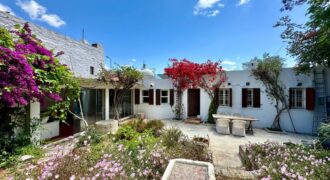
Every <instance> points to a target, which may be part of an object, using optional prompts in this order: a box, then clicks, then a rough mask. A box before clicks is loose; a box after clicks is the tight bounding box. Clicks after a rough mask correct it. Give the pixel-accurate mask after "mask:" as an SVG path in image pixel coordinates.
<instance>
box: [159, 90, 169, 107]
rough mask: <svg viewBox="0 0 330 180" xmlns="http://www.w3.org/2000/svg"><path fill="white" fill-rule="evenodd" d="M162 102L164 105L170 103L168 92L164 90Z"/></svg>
mask: <svg viewBox="0 0 330 180" xmlns="http://www.w3.org/2000/svg"><path fill="white" fill-rule="evenodd" d="M161 102H162V103H164V104H165V103H168V91H167V90H162V93H161Z"/></svg>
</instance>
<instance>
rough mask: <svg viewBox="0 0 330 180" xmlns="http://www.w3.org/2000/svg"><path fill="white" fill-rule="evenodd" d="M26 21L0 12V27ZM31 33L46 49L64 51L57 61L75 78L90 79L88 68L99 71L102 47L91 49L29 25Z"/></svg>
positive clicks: (81, 43) (102, 58)
mask: <svg viewBox="0 0 330 180" xmlns="http://www.w3.org/2000/svg"><path fill="white" fill-rule="evenodd" d="M25 22H26V21H25V20H23V19H20V18H18V17H15V16H12V15H10V14H8V13H5V12H2V11H0V26H1V27H6V28H8V29H12V28H13V26H14V25H15V24H20V25H22V24H24V23H25ZM29 24H30V26H31V29H32V32H33V33H34V34H36V35H37V37H38V38H39V39H41V40H42V41H43V42H44V44H45V45H46V47H47V48H49V49H54V52H55V53H57V52H60V51H64V55H62V56H60V57H59V59H60V61H61V62H62V63H64V64H67V65H68V66H69V67H70V69H71V70H72V71H73V72H74V73H75V76H77V77H84V78H92V77H95V75H91V74H90V66H93V67H94V74H97V73H98V72H99V70H100V64H101V63H102V64H103V62H104V50H103V48H102V46H100V45H97V47H93V46H91V45H88V44H85V43H83V42H82V41H76V40H73V39H71V38H69V37H67V36H63V35H61V34H58V33H56V32H54V31H50V30H48V29H45V28H43V27H40V26H37V25H35V24H33V23H29Z"/></svg>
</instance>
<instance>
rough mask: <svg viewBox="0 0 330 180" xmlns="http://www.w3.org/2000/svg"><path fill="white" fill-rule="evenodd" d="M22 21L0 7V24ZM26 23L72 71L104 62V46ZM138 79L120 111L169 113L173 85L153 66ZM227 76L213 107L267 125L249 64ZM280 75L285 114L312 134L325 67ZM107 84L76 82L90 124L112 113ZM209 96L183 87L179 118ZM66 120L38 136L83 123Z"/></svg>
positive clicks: (326, 86)
mask: <svg viewBox="0 0 330 180" xmlns="http://www.w3.org/2000/svg"><path fill="white" fill-rule="evenodd" d="M24 22H25V21H24V20H22V19H19V18H17V17H14V16H11V15H9V14H7V13H2V12H0V25H1V26H5V27H7V28H11V27H13V26H14V25H15V24H23V23H24ZM31 28H32V30H33V32H34V33H35V34H37V36H38V38H40V39H41V40H43V42H44V43H45V45H46V46H47V47H48V48H51V49H54V50H55V52H56V51H62V50H63V51H64V52H65V54H64V55H63V56H61V57H60V60H61V62H62V63H65V64H67V65H68V66H69V67H70V69H71V70H72V71H73V72H74V74H75V76H76V77H81V78H92V79H95V78H96V75H97V73H98V72H99V67H100V64H102V63H103V62H104V51H103V48H102V46H101V45H99V44H92V45H89V44H86V43H85V42H82V41H76V40H73V39H71V38H69V37H66V36H63V35H60V34H57V33H55V32H53V31H50V30H47V29H45V28H42V27H39V26H36V25H33V24H31ZM141 72H142V73H143V75H144V78H143V81H142V82H140V83H139V84H138V85H136V87H135V88H134V89H132V90H131V91H130V92H129V93H127V94H126V95H125V97H124V100H123V103H122V107H121V117H123V118H124V117H128V116H132V115H135V114H137V113H144V114H145V116H146V118H148V119H172V118H173V117H174V116H175V115H174V113H173V111H172V109H173V107H174V105H175V101H176V99H175V95H176V92H175V89H174V88H173V85H172V81H171V79H168V78H166V77H165V76H159V75H155V72H154V70H152V69H148V68H146V67H144V68H142V69H141ZM227 76H228V81H227V82H226V83H224V85H223V86H222V87H220V88H219V91H218V92H217V94H218V96H217V99H218V103H219V106H218V113H221V112H229V113H238V114H241V115H246V116H253V117H255V118H257V119H259V120H260V121H258V122H256V123H255V124H254V127H259V128H264V127H270V126H271V124H272V121H273V119H274V117H275V115H276V109H275V107H274V104H273V103H272V102H271V101H270V100H269V98H268V97H267V95H266V93H265V87H264V86H263V85H262V84H261V82H260V81H257V80H255V79H254V78H253V77H252V75H251V74H250V70H240V71H229V72H227ZM280 80H281V81H282V82H283V83H284V84H285V86H286V88H287V91H286V92H287V96H288V98H289V99H290V105H291V109H290V111H291V115H292V119H293V123H294V125H295V127H296V130H297V132H299V133H306V134H312V133H315V130H316V127H317V126H318V124H319V122H320V121H324V119H327V118H328V117H329V115H330V109H329V108H330V70H329V69H326V70H324V71H323V73H320V72H316V73H312V74H310V75H296V74H295V72H294V71H293V70H292V69H290V68H285V69H283V71H282V73H281V75H280ZM112 93H113V90H112V89H111V87H109V86H106V85H104V84H96V85H95V84H94V85H88V84H87V85H84V84H82V91H81V101H82V111H83V114H84V116H85V118H86V119H87V121H88V122H89V123H90V124H92V123H95V122H97V121H100V120H111V119H112V111H111V107H112ZM210 101H211V100H210V98H209V97H208V95H207V93H206V92H205V91H204V90H203V89H198V88H197V89H189V90H186V91H185V92H184V93H183V104H184V118H187V117H189V116H199V117H200V119H201V120H202V121H206V120H207V116H208V108H209V104H210ZM30 109H31V112H30V116H31V117H39V116H40V112H42V110H43V109H42V108H41V110H40V105H39V103H33V104H31V108H30ZM72 111H74V112H76V113H78V114H79V112H80V109H79V106H78V105H77V104H73V105H72ZM68 122H69V124H70V125H71V126H64V125H58V124H57V126H56V127H55V126H51V127H47V128H46V130H45V131H44V133H45V134H42V135H41V139H45V138H51V137H54V136H58V135H61V136H67V135H71V134H73V133H76V132H79V131H81V130H82V129H83V126H82V124H83V123H82V122H81V121H80V120H79V119H76V118H73V117H72V116H71V117H68ZM281 126H282V128H283V129H284V130H286V131H293V127H292V124H291V121H290V120H289V116H288V113H287V112H284V113H283V114H282V116H281Z"/></svg>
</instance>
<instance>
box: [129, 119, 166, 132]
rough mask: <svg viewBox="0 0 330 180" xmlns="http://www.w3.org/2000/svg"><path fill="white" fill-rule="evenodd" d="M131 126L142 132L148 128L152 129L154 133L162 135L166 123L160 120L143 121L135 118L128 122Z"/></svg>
mask: <svg viewBox="0 0 330 180" xmlns="http://www.w3.org/2000/svg"><path fill="white" fill-rule="evenodd" d="M126 125H128V126H131V127H132V128H133V129H134V130H135V131H137V132H139V133H142V132H144V131H145V130H147V129H152V131H153V134H154V135H156V136H159V135H160V131H161V129H162V128H163V127H164V123H163V122H162V121H160V120H148V121H143V120H142V119H134V120H131V121H130V122H128V123H126Z"/></svg>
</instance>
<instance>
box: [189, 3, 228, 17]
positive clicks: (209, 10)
mask: <svg viewBox="0 0 330 180" xmlns="http://www.w3.org/2000/svg"><path fill="white" fill-rule="evenodd" d="M224 6H225V5H224V4H222V3H221V2H220V0H198V2H197V4H196V5H195V6H194V14H195V15H203V16H216V15H218V14H219V13H220V10H219V8H223V7H224Z"/></svg>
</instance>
